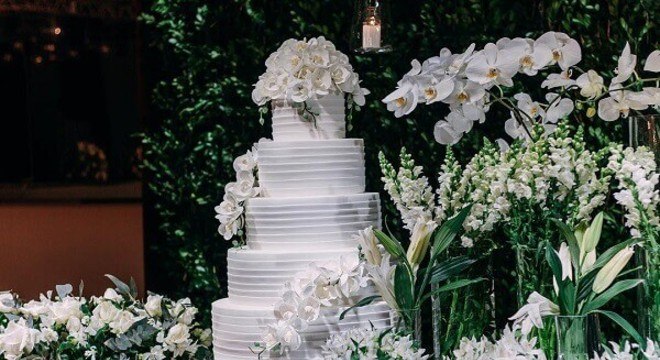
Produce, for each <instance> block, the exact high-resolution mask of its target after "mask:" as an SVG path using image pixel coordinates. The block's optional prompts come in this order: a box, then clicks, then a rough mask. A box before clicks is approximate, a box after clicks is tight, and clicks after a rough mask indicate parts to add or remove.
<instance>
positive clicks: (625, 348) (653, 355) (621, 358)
mask: <svg viewBox="0 0 660 360" xmlns="http://www.w3.org/2000/svg"><path fill="white" fill-rule="evenodd" d="M634 359H640V360H641V359H646V360H660V346H659V345H658V343H657V342H655V341H653V340H651V339H647V340H646V349H644V350H642V349H640V346H639V345H638V344H634V343H633V344H631V343H630V342H628V341H626V342H625V343H624V344H623V345H619V344H617V343H615V342H610V347H609V348H608V347H605V351H604V352H603V354H602V355H598V354H596V355H595V356H594V357H593V358H592V360H634Z"/></svg>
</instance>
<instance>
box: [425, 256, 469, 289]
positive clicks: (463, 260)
mask: <svg viewBox="0 0 660 360" xmlns="http://www.w3.org/2000/svg"><path fill="white" fill-rule="evenodd" d="M475 261H476V260H472V259H469V258H468V257H467V256H459V257H456V258H453V259H449V260H447V261H445V262H442V263H438V264H436V265H435V266H433V267H432V269H431V284H437V283H439V282H442V281H445V280H447V279H448V278H450V277H452V276H454V275H457V274H460V273H461V272H462V271H463V270H465V269H467V268H468V267H469V266H470V265H472V264H474V263H475Z"/></svg>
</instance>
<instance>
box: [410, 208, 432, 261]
mask: <svg viewBox="0 0 660 360" xmlns="http://www.w3.org/2000/svg"><path fill="white" fill-rule="evenodd" d="M437 226H438V224H437V223H436V222H435V221H432V220H431V221H425V220H423V219H420V220H418V221H417V223H416V224H415V227H414V228H413V231H412V237H411V239H410V246H409V247H408V252H407V253H406V258H407V259H408V262H409V263H410V264H411V265H412V267H413V268H414V269H416V268H417V267H418V266H419V264H421V263H422V261H423V260H424V258H425V257H426V253H427V252H428V250H429V245H430V241H431V235H433V231H434V230H435V228H436V227H437Z"/></svg>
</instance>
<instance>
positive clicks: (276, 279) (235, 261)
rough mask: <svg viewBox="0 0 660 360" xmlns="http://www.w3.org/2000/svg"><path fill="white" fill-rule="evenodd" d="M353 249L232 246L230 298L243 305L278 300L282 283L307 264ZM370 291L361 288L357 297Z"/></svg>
mask: <svg viewBox="0 0 660 360" xmlns="http://www.w3.org/2000/svg"><path fill="white" fill-rule="evenodd" d="M356 252H357V248H356V247H355V246H354V247H353V248H345V247H344V248H341V249H339V250H335V251H314V250H308V251H304V252H290V251H288V250H280V251H261V250H250V249H231V250H229V253H228V254H227V263H228V266H227V276H228V284H229V286H228V288H229V298H230V299H232V301H236V302H237V303H240V304H245V305H262V306H267V305H270V306H272V305H274V304H275V303H276V302H277V301H278V300H281V294H282V289H283V288H284V283H285V282H287V281H289V280H291V279H293V277H294V276H295V275H296V274H297V273H299V272H301V271H304V270H306V269H307V268H308V266H309V264H310V263H313V262H319V263H323V262H326V261H329V260H337V259H339V258H340V257H341V256H342V255H347V254H351V253H356ZM373 294H375V290H374V289H373V288H371V287H367V288H364V289H362V291H361V293H360V295H359V296H358V300H359V299H361V298H363V297H366V296H370V295H373ZM271 310H272V307H271Z"/></svg>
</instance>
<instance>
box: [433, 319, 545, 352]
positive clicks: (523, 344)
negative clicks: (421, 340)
mask: <svg viewBox="0 0 660 360" xmlns="http://www.w3.org/2000/svg"><path fill="white" fill-rule="evenodd" d="M452 359H456V360H498V359H517V360H523V359H524V360H545V359H546V357H545V354H544V352H543V350H541V349H540V348H539V347H538V346H537V339H536V338H531V339H530V338H529V335H526V334H523V333H521V332H520V331H519V329H518V328H517V327H515V326H514V327H513V328H510V327H508V326H507V327H506V328H505V329H504V331H503V333H502V337H501V338H499V339H497V340H496V341H490V340H488V339H487V338H486V337H485V336H484V337H482V338H481V339H480V340H477V339H475V338H471V339H470V338H463V339H461V342H460V345H459V347H458V349H456V350H454V351H453V353H452V356H445V357H444V360H452Z"/></svg>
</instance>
